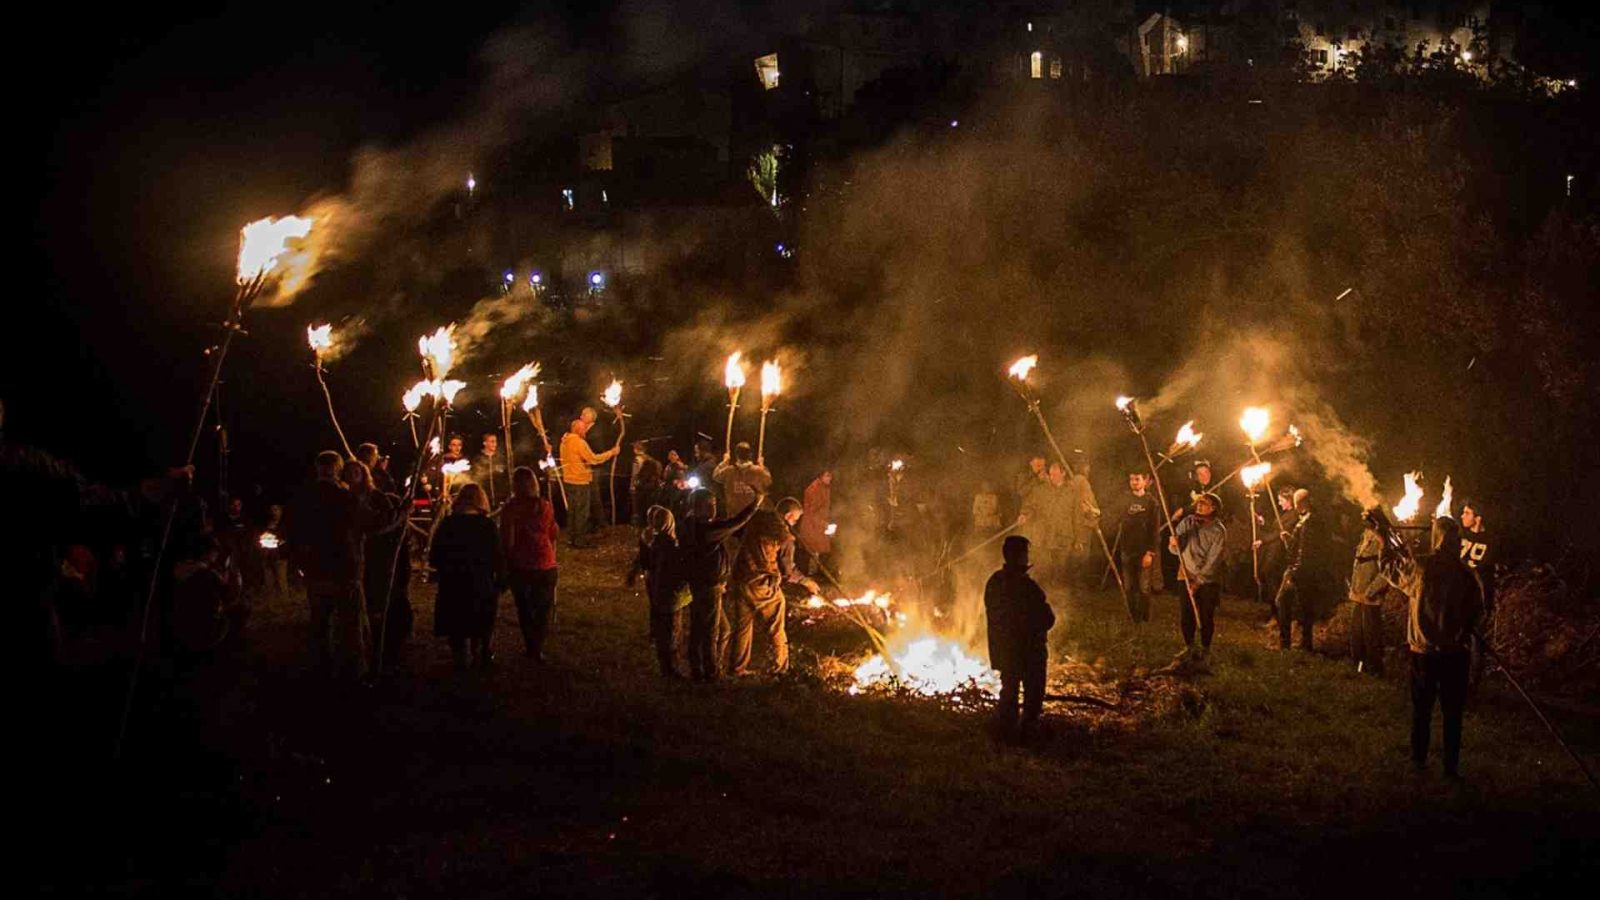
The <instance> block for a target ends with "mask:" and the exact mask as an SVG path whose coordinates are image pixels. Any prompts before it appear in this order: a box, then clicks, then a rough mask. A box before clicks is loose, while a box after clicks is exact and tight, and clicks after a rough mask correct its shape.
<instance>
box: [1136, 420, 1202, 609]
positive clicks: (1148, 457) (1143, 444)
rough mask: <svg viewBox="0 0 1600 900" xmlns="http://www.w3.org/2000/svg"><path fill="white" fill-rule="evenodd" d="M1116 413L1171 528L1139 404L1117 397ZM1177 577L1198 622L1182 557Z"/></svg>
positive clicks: (1192, 593)
mask: <svg viewBox="0 0 1600 900" xmlns="http://www.w3.org/2000/svg"><path fill="white" fill-rule="evenodd" d="M1117 411H1118V412H1120V413H1122V418H1123V419H1125V420H1127V423H1128V428H1129V429H1131V430H1132V431H1133V433H1134V435H1135V436H1136V437H1138V438H1139V448H1140V449H1141V450H1143V451H1144V459H1145V462H1146V463H1147V464H1148V465H1149V466H1150V480H1151V481H1154V482H1155V486H1156V500H1158V501H1159V502H1160V503H1161V521H1163V522H1165V523H1167V525H1168V527H1171V523H1172V507H1170V506H1169V505H1167V492H1166V489H1164V488H1163V487H1162V486H1161V479H1160V478H1158V477H1157V476H1156V458H1155V455H1154V454H1152V453H1151V452H1150V442H1149V441H1148V440H1146V439H1145V436H1144V420H1143V419H1142V418H1140V417H1139V404H1138V402H1137V401H1136V400H1134V398H1132V397H1126V396H1124V397H1118V398H1117ZM1178 577H1179V578H1180V579H1182V580H1183V587H1184V592H1185V593H1186V594H1187V595H1188V597H1189V609H1190V611H1191V612H1193V613H1194V618H1195V621H1196V622H1198V621H1200V604H1199V603H1198V602H1196V601H1195V598H1194V583H1193V582H1192V581H1190V580H1189V579H1188V578H1185V577H1184V571H1183V557H1182V556H1179V557H1178Z"/></svg>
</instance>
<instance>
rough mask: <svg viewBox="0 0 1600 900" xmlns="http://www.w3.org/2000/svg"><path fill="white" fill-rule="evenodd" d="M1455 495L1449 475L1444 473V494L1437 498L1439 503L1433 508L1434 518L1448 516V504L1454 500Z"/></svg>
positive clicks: (1445, 517) (1446, 517)
mask: <svg viewBox="0 0 1600 900" xmlns="http://www.w3.org/2000/svg"><path fill="white" fill-rule="evenodd" d="M1455 496H1456V489H1455V485H1452V484H1451V483H1450V476H1449V475H1446V476H1445V477H1444V496H1443V497H1441V498H1440V499H1439V505H1438V506H1436V507H1434V508H1433V517H1434V518H1435V519H1448V518H1450V504H1451V503H1452V502H1453V501H1454V500H1455Z"/></svg>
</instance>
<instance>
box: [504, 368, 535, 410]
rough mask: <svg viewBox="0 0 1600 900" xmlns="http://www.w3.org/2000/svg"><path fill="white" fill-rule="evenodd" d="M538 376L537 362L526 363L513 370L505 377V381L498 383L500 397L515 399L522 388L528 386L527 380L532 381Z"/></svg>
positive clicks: (519, 394) (508, 399)
mask: <svg viewBox="0 0 1600 900" xmlns="http://www.w3.org/2000/svg"><path fill="white" fill-rule="evenodd" d="M538 376H539V364H538V363H528V364H527V365H525V366H523V367H522V368H520V369H518V370H516V371H515V372H512V373H511V375H510V376H509V377H508V378H506V380H505V383H504V384H502V385H500V398H501V399H502V400H506V401H508V402H509V401H512V400H515V399H517V397H519V396H521V394H522V391H523V389H524V388H526V387H527V386H528V382H530V381H532V380H533V379H535V378H537V377H538Z"/></svg>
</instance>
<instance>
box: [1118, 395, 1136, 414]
mask: <svg viewBox="0 0 1600 900" xmlns="http://www.w3.org/2000/svg"><path fill="white" fill-rule="evenodd" d="M1132 402H1133V398H1132V397H1128V396H1122V397H1118V398H1117V409H1118V410H1119V411H1120V412H1127V411H1128V405H1129V404H1130V403H1132Z"/></svg>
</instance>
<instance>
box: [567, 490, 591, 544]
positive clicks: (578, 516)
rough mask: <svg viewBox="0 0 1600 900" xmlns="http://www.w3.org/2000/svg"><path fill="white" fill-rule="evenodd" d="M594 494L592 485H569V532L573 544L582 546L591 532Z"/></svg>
mask: <svg viewBox="0 0 1600 900" xmlns="http://www.w3.org/2000/svg"><path fill="white" fill-rule="evenodd" d="M593 501H594V494H593V492H592V490H591V487H590V485H587V484H569V485H567V532H568V533H569V534H571V535H572V546H574V547H581V546H583V545H584V539H585V538H586V537H587V536H588V534H589V522H590V518H591V516H592V515H593V513H594V503H593Z"/></svg>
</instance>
